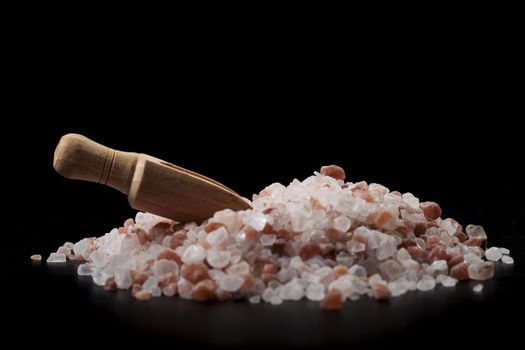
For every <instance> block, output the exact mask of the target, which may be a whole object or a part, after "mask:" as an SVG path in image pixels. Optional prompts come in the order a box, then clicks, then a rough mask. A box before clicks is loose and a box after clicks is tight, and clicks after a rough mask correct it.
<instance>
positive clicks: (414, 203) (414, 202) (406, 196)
mask: <svg viewBox="0 0 525 350" xmlns="http://www.w3.org/2000/svg"><path fill="white" fill-rule="evenodd" d="M402 198H403V202H405V203H406V204H408V205H409V206H410V207H412V208H414V209H419V199H418V198H417V197H415V196H414V195H413V194H412V193H410V192H407V193H403V196H402Z"/></svg>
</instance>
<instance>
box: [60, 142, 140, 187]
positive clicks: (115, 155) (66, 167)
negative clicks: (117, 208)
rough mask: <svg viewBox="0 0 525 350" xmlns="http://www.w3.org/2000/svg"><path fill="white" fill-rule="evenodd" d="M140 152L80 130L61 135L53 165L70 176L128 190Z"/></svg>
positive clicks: (70, 177) (65, 175) (63, 173)
mask: <svg viewBox="0 0 525 350" xmlns="http://www.w3.org/2000/svg"><path fill="white" fill-rule="evenodd" d="M138 158H139V154H138V153H134V152H122V151H118V150H115V149H112V148H109V147H106V146H104V145H101V144H99V143H97V142H95V141H93V140H90V139H88V138H87V137H85V136H82V135H79V134H67V135H64V136H62V138H61V139H60V141H59V143H58V145H57V147H56V149H55V156H54V159H53V167H54V168H55V170H56V171H57V172H58V173H59V174H60V175H62V176H64V177H67V178H69V179H75V180H84V181H90V182H96V183H100V184H103V185H108V186H110V187H113V188H115V189H117V190H119V191H120V192H122V193H125V194H127V193H128V191H129V188H130V185H131V180H132V179H133V174H134V173H135V167H136V165H137V161H138Z"/></svg>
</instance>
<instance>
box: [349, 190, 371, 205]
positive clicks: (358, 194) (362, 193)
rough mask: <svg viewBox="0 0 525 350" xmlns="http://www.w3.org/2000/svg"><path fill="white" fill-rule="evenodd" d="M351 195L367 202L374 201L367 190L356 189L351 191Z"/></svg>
mask: <svg viewBox="0 0 525 350" xmlns="http://www.w3.org/2000/svg"><path fill="white" fill-rule="evenodd" d="M352 195H353V196H354V197H356V198H361V199H362V200H364V201H365V202H367V203H372V202H374V197H372V195H371V194H370V193H368V191H364V190H359V189H358V190H355V191H352Z"/></svg>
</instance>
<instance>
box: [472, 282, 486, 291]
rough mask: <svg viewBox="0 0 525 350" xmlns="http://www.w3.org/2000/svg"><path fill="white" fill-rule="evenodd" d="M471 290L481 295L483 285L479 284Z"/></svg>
mask: <svg viewBox="0 0 525 350" xmlns="http://www.w3.org/2000/svg"><path fill="white" fill-rule="evenodd" d="M472 290H473V291H474V292H476V293H481V292H482V291H483V285H482V284H481V283H478V284H476V285H475V286H474V287H472Z"/></svg>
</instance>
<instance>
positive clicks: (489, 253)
mask: <svg viewBox="0 0 525 350" xmlns="http://www.w3.org/2000/svg"><path fill="white" fill-rule="evenodd" d="M501 257H502V253H501V252H500V250H499V248H496V247H492V248H489V249H487V250H486V251H485V258H487V260H490V261H498V260H499V259H501Z"/></svg>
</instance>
